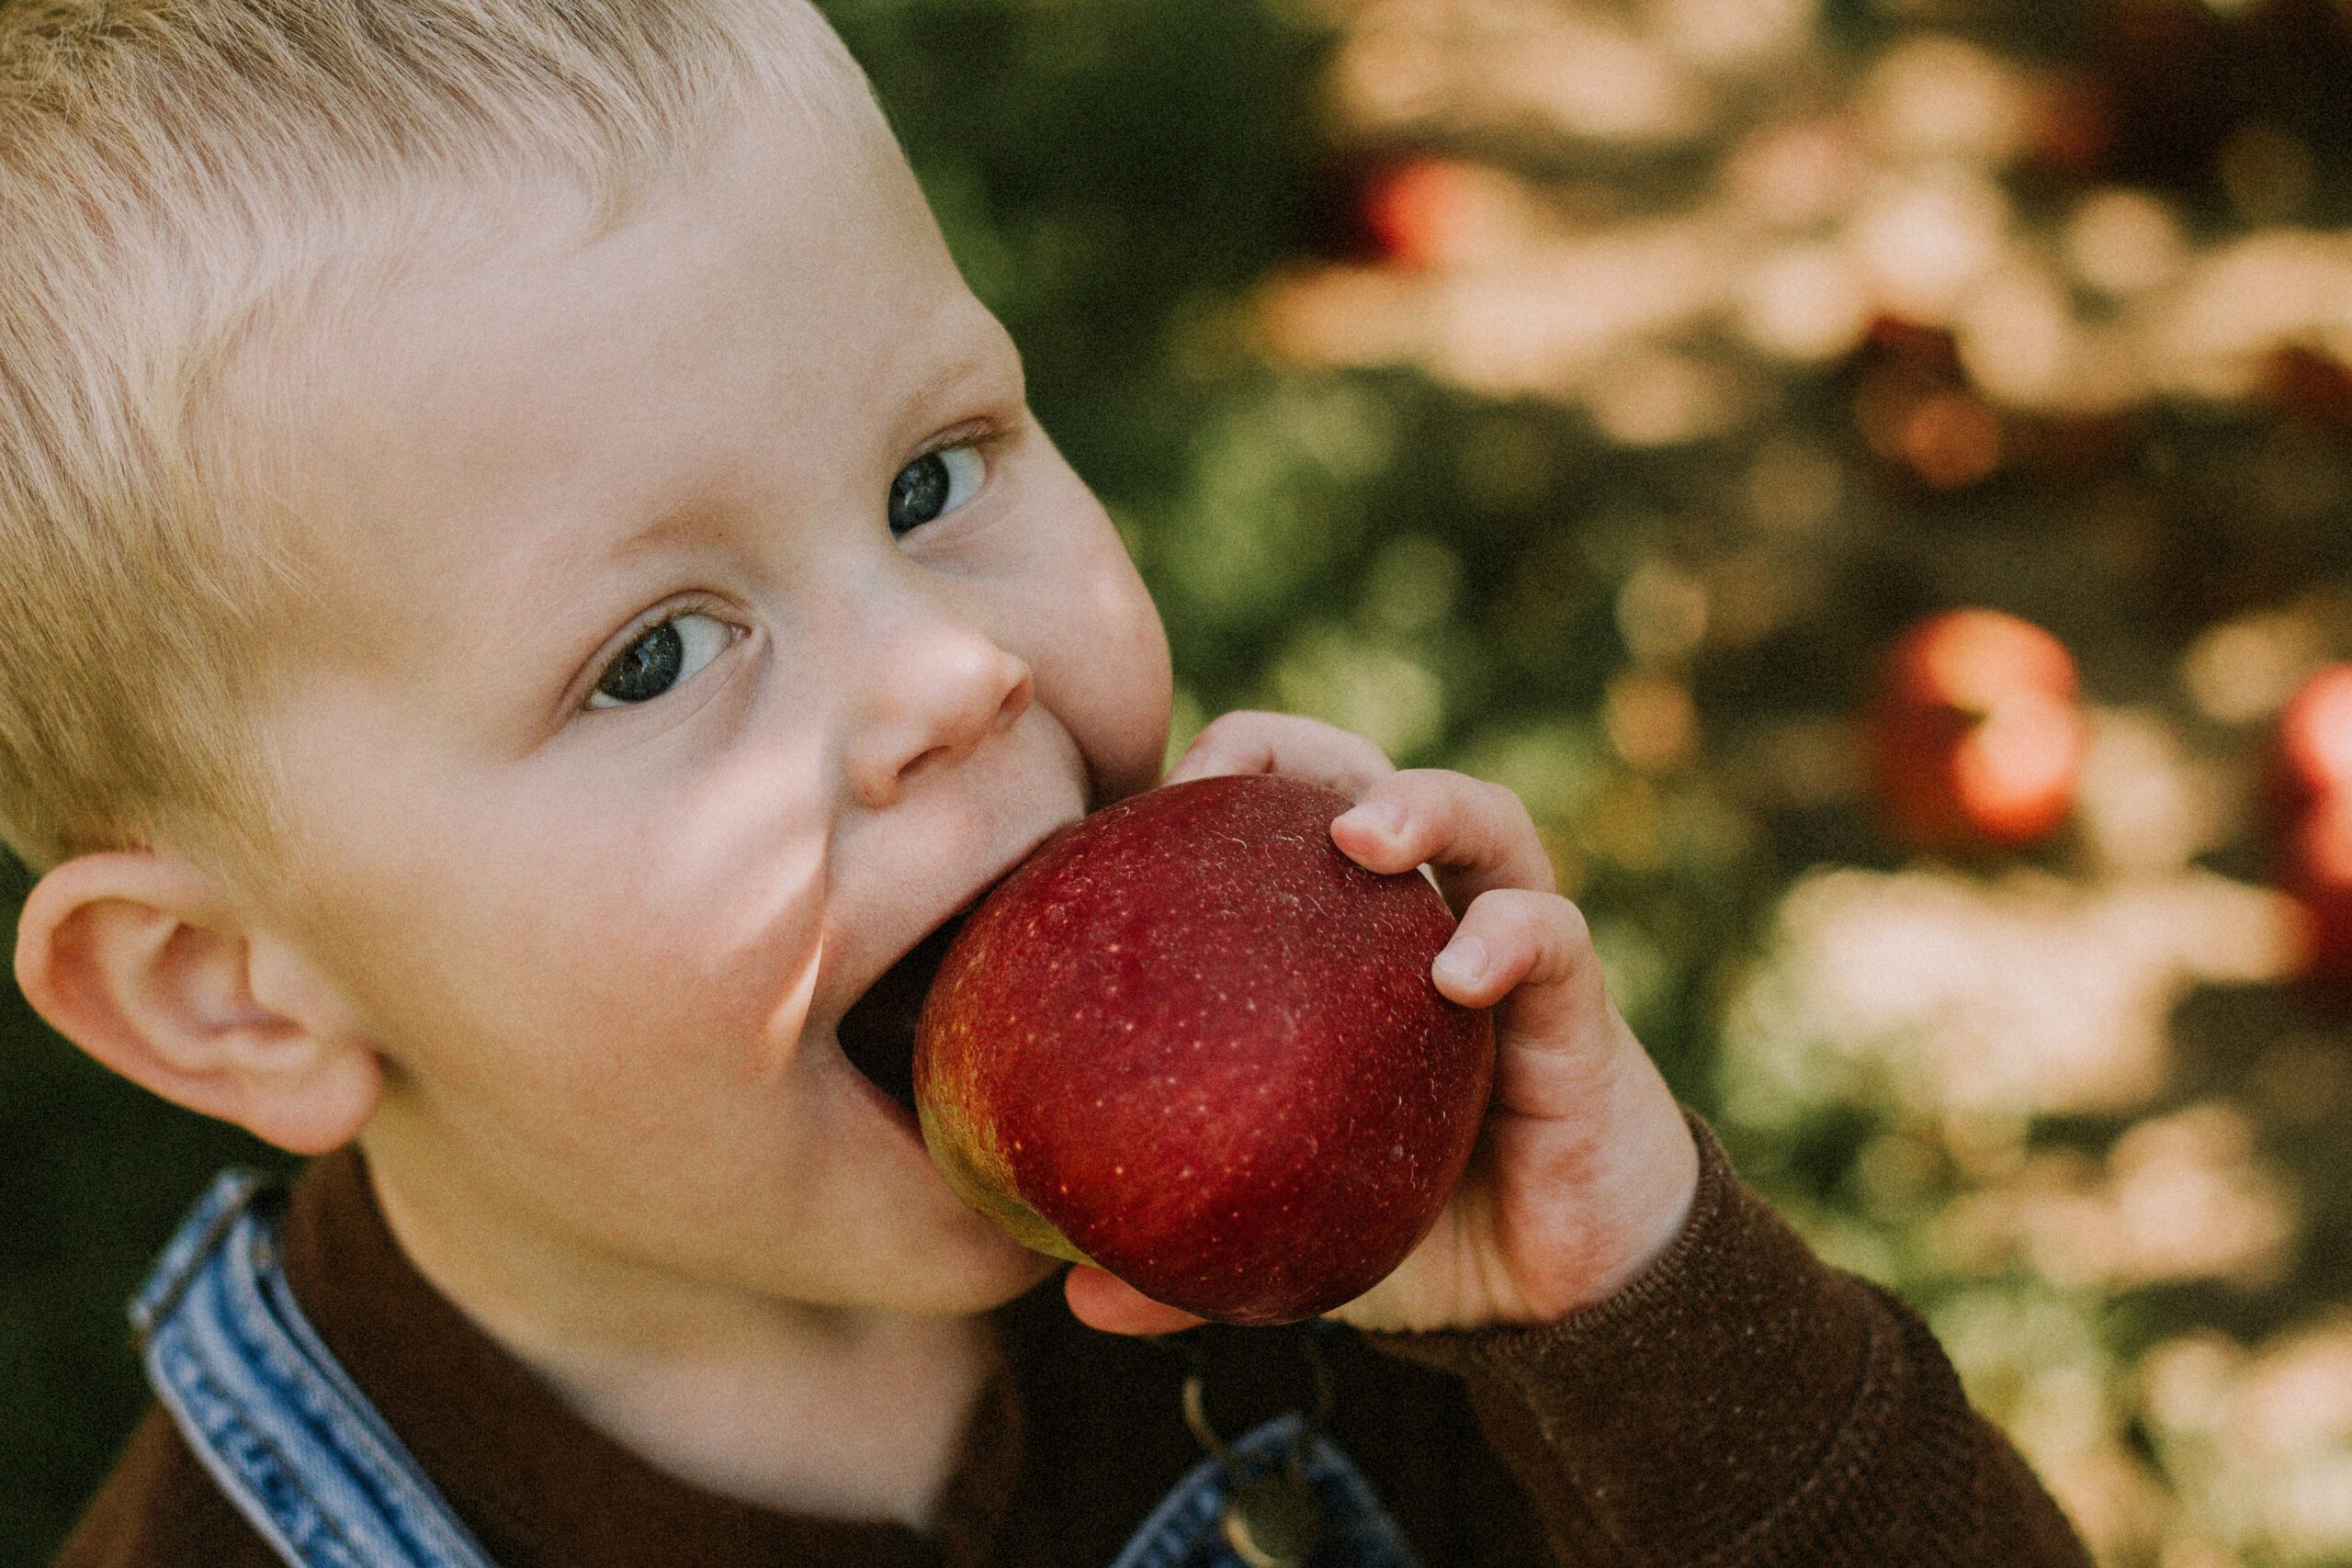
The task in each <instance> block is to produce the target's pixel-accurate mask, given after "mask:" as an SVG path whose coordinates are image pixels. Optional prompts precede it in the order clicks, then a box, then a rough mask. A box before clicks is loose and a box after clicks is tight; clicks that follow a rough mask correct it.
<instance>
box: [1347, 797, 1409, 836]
mask: <svg viewBox="0 0 2352 1568" xmlns="http://www.w3.org/2000/svg"><path fill="white" fill-rule="evenodd" d="M1340 820H1341V821H1343V822H1346V823H1348V824H1349V825H1351V827H1357V828H1369V829H1372V830H1373V831H1374V832H1375V833H1378V834H1380V835H1381V836H1382V837H1384V838H1391V839H1393V838H1395V837H1396V836H1397V829H1400V828H1402V827H1404V825H1405V813H1404V809H1403V808H1402V807H1398V806H1397V805H1396V804H1395V803H1394V802H1392V801H1385V800H1369V801H1366V802H1364V803H1363V805H1361V806H1357V807H1351V808H1350V809H1349V810H1348V811H1347V812H1345V813H1344V814H1343V815H1342V816H1341V817H1340Z"/></svg>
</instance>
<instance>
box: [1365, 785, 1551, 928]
mask: <svg viewBox="0 0 2352 1568" xmlns="http://www.w3.org/2000/svg"><path fill="white" fill-rule="evenodd" d="M1331 837H1332V839H1333V840H1334V841H1335V842H1337V843H1338V844H1339V846H1340V849H1342V850H1344V851H1346V852H1347V853H1348V855H1349V857H1350V858H1351V859H1352V860H1354V861H1355V863H1357V864H1359V865H1361V866H1363V867H1365V868H1366V869H1367V870H1371V871H1383V872H1397V871H1410V870H1412V869H1413V867H1415V866H1417V865H1419V864H1422V863H1424V862H1426V863H1429V864H1430V865H1432V866H1434V867H1436V868H1437V870H1438V871H1439V872H1440V874H1441V880H1442V882H1443V884H1444V886H1445V888H1446V891H1447V892H1448V894H1450V895H1451V896H1452V897H1453V899H1454V901H1455V902H1456V903H1457V904H1459V903H1464V902H1466V901H1468V900H1471V899H1475V898H1476V897H1478V896H1479V895H1480V894H1482V893H1485V892H1487V890H1489V889H1491V888H1498V887H1523V888H1530V889H1532V890H1534V891H1536V892H1538V893H1549V892H1551V891H1552V889H1553V888H1554V887H1555V886H1558V884H1557V882H1556V880H1555V876H1554V873H1553V870H1552V861H1551V857H1550V856H1549V855H1547V854H1545V853H1544V841H1543V840H1541V839H1539V838H1537V837H1536V835H1535V823H1534V820H1533V818H1530V817H1529V816H1528V814H1527V807H1526V806H1525V805H1524V804H1523V803H1522V802H1521V800H1520V798H1519V796H1518V795H1514V794H1512V793H1511V792H1510V790H1507V789H1505V788H1503V787H1502V786H1501V785H1500V784H1487V783H1486V782H1485V781H1484V780H1481V779H1474V778H1471V777H1470V776H1468V775H1467V774H1465V773H1448V772H1445V771H1444V770H1442V769H1439V768H1414V769H1410V770H1408V771H1407V772H1405V773H1393V774H1391V775H1389V776H1388V777H1387V778H1385V779H1383V780H1381V781H1379V782H1378V783H1376V784H1374V785H1373V786H1372V787H1371V788H1370V789H1368V790H1367V791H1366V792H1365V793H1364V794H1363V796H1362V797H1360V798H1359V799H1358V800H1357V801H1356V804H1355V807H1354V809H1352V810H1351V811H1348V812H1346V813H1345V814H1343V815H1342V816H1341V817H1340V818H1339V819H1338V820H1337V821H1335V822H1333V823H1332V824H1331Z"/></svg>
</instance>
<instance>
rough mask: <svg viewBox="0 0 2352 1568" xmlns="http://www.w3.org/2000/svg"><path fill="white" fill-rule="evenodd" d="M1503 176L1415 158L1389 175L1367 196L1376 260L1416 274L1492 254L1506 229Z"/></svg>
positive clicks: (1366, 211)
mask: <svg viewBox="0 0 2352 1568" xmlns="http://www.w3.org/2000/svg"><path fill="white" fill-rule="evenodd" d="M1499 181H1500V176H1499V175H1496V174H1495V173H1494V172H1492V171H1490V170H1485V169H1480V168H1478V167H1476V165H1473V164H1460V163H1455V162H1453V160H1451V159H1447V158H1427V157H1423V158H1412V159H1408V160H1407V161H1405V162H1403V163H1401V164H1394V165H1392V166H1391V167H1389V168H1387V169H1385V170H1384V171H1382V172H1381V174H1380V175H1377V176H1376V177H1375V178H1374V180H1373V181H1372V184H1371V186H1370V188H1369V189H1367V190H1366V191H1365V193H1364V196H1363V227H1364V230H1365V231H1366V233H1367V234H1368V235H1369V236H1370V238H1371V240H1372V244H1373V248H1374V252H1375V254H1377V255H1378V256H1379V257H1380V258H1381V259H1382V260H1384V261H1386V262H1389V263H1391V264H1393V265H1397V266H1400V267H1404V268H1407V269H1408V270H1412V271H1421V270H1425V269H1428V268H1431V267H1444V266H1452V265H1458V264H1460V263H1462V262H1464V261H1466V260H1469V259H1472V258H1473V257H1474V256H1475V255H1476V254H1478V253H1479V252H1481V251H1482V250H1487V249H1490V248H1491V242H1492V241H1493V240H1494V238H1495V236H1496V233H1497V231H1498V229H1499V228H1501V227H1503V226H1504V222H1503V220H1502V217H1501V207H1502V205H1503V198H1502V196H1501V193H1500V186H1499Z"/></svg>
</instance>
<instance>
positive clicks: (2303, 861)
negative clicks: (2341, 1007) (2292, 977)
mask: <svg viewBox="0 0 2352 1568" xmlns="http://www.w3.org/2000/svg"><path fill="white" fill-rule="evenodd" d="M2284 848H2285V854H2284V857H2283V859H2284V864H2283V865H2282V867H2281V873H2282V874H2281V875H2280V877H2279V883H2280V886H2281V888H2282V890H2283V891H2285V892H2286V893H2287V894H2288V896H2289V897H2292V898H2293V899H2294V900H2295V903H2296V904H2297V905H2298V906H2299V907H2300V908H2301V910H2302V915H2303V937H2304V943H2303V963H2302V973H2303V976H2304V977H2305V978H2306V979H2308V980H2310V981H2311V982H2312V984H2313V985H2315V986H2317V987H2319V988H2320V989H2321V990H2323V991H2325V992H2328V993H2330V994H2332V995H2335V996H2338V997H2343V998H2352V791H2341V792H2338V793H2337V794H2336V795H2334V796H2332V797H2330V798H2329V799H2327V800H2325V801H2323V802H2321V803H2319V804H2318V805H2315V806H2313V807H2312V808H2311V809H2310V810H2308V811H2306V812H2305V813H2304V814H2303V818H2302V820H2301V822H2300V823H2298V824H2297V825H2296V829H2295V831H2294V832H2293V833H2292V834H2290V835H2289V837H2288V839H2287V841H2286V844H2285V846H2284Z"/></svg>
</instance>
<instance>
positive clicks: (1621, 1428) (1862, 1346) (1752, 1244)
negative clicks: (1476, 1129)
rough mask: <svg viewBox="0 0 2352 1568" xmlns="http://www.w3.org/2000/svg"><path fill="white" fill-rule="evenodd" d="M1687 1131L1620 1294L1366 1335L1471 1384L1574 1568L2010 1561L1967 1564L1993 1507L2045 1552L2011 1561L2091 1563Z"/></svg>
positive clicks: (1900, 1339) (1922, 1366) (1990, 1437)
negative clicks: (1666, 1204)
mask: <svg viewBox="0 0 2352 1568" xmlns="http://www.w3.org/2000/svg"><path fill="white" fill-rule="evenodd" d="M1688 1114H1689V1113H1687V1112H1686V1115H1688ZM1689 1120H1690V1122H1691V1134H1692V1136H1693V1137H1694V1138H1695V1139H1696V1140H1697V1142H1698V1145H1699V1161H1700V1163H1699V1187H1698V1191H1697V1193H1696V1195H1695V1197H1694V1198H1693V1201H1692V1204H1691V1217H1690V1219H1689V1220H1688V1222H1687V1223H1686V1224H1685V1225H1684V1227H1683V1230H1682V1232H1681V1234H1680V1235H1679V1236H1677V1237H1676V1239H1675V1240H1674V1242H1673V1243H1672V1244H1670V1245H1669V1246H1668V1248H1667V1250H1666V1251H1665V1252H1664V1253H1663V1254H1661V1255H1660V1256H1659V1258H1657V1261H1656V1262H1654V1263H1653V1264H1652V1265H1651V1266H1650V1268H1649V1269H1646V1270H1645V1272H1644V1273H1643V1274H1642V1275H1640V1276H1639V1277H1638V1278H1637V1279H1635V1280H1634V1282H1633V1283H1632V1284H1630V1285H1628V1286H1627V1287H1626V1288H1625V1289H1624V1290H1623V1291H1621V1292H1618V1293H1617V1294H1616V1295H1614V1296H1611V1297H1610V1298H1609V1299H1608V1300H1606V1301H1603V1302H1600V1303H1595V1304H1594V1305H1592V1306H1590V1307H1587V1308H1584V1309H1582V1310H1580V1311H1578V1312H1576V1313H1574V1314H1570V1315H1569V1316H1567V1317H1566V1318H1564V1319H1562V1320H1561V1321H1559V1322H1558V1323H1555V1324H1550V1325H1539V1326H1534V1327H1528V1328H1487V1329H1476V1330H1464V1331H1457V1332H1445V1333H1434V1334H1372V1335H1367V1336H1365V1337H1366V1338H1367V1339H1368V1340H1370V1341H1371V1342H1372V1343H1373V1344H1374V1346H1375V1347H1377V1348H1380V1349H1382V1350H1385V1351H1386V1352H1388V1353H1390V1354H1393V1355H1397V1356H1400V1357H1403V1358H1406V1359H1410V1360H1414V1361H1419V1362H1422V1363H1425V1364H1427V1365H1430V1366H1435V1367H1440V1368H1443V1369H1445V1370H1448V1371H1453V1372H1455V1373H1458V1374H1459V1375H1460V1376H1461V1377H1462V1378H1463V1379H1464V1382H1465V1384H1466V1386H1467V1389H1468V1392H1469V1394H1470V1398H1471V1402H1472V1404H1473V1406H1474V1407H1475V1408H1476V1411H1477V1413H1478V1416H1479V1421H1480V1424H1481V1426H1482V1427H1483V1428H1484V1430H1485V1431H1486V1433H1487V1438H1488V1440H1489V1441H1490V1442H1491V1443H1492V1444H1493V1445H1494V1447H1495V1449H1496V1450H1497V1452H1498V1455H1499V1456H1500V1457H1501V1458H1502V1460H1503V1461H1504V1462H1505V1463H1507V1464H1508V1465H1509V1466H1510V1468H1511V1470H1512V1472H1513V1473H1514V1474H1515V1475H1517V1476H1518V1478H1519V1480H1520V1483H1521V1486H1522V1488H1523V1489H1524V1490H1525V1491H1526V1492H1527V1494H1528V1496H1529V1498H1530V1500H1531V1502H1532V1503H1533V1505H1534V1506H1535V1507H1536V1510H1537V1512H1538V1513H1539V1515H1540V1516H1541V1517H1543V1518H1544V1523H1545V1526H1546V1528H1547V1529H1548V1530H1549V1531H1550V1533H1551V1535H1552V1537H1553V1541H1554V1547H1555V1551H1557V1552H1558V1554H1559V1555H1560V1556H1561V1557H1562V1559H1563V1560H1564V1561H1567V1562H1577V1563H1579V1564H1586V1563H1589V1564H1594V1565H1599V1564H1634V1563H1698V1562H1738V1563H1743V1564H1747V1563H1756V1564H1778V1563H1788V1564H1792V1565H1794V1564H1799V1563H1802V1564H1804V1565H1805V1568H1822V1565H1823V1564H1826V1563H1845V1562H1857V1563H1859V1562H1895V1561H1903V1562H1929V1561H1934V1562H1975V1561H1980V1560H1982V1561H1988V1562H1991V1561H2001V1560H2002V1559H2000V1558H1998V1557H1991V1558H1983V1559H1980V1558H1978V1557H1976V1556H1974V1555H1970V1554H1969V1553H1970V1552H1971V1550H1972V1549H1971V1548H1970V1546H1969V1544H1968V1543H1969V1542H1971V1541H1976V1540H1985V1539H1987V1538H1986V1535H1985V1528H1984V1524H1985V1521H1984V1520H1982V1519H1981V1518H1979V1517H1977V1516H1978V1515H1979V1514H1980V1513H1981V1511H1982V1510H1983V1509H1984V1508H1985V1506H1987V1505H1988V1504H1991V1505H1993V1506H1998V1507H2010V1506H2014V1507H2015V1508H2020V1509H2024V1510H2027V1511H2028V1512H2030V1513H2031V1515H2032V1539H2033V1540H2035V1541H2038V1542H2041V1545H2040V1546H2038V1547H2036V1548H2035V1550H2036V1551H2040V1552H2041V1555H2033V1556H2018V1557H2014V1558H2012V1559H2009V1561H2012V1562H2017V1563H2019V1564H2022V1563H2026V1562H2032V1563H2036V1564H2039V1563H2042V1562H2082V1561H2085V1559H2083V1558H2082V1557H2081V1555H2080V1548H2079V1547H2078V1546H2075V1544H2074V1543H2073V1539H2072V1536H2071V1534H2070V1533H2069V1532H2068V1531H2067V1530H2066V1528H2065V1526H2064V1520H2063V1519H2061V1518H2059V1517H2058V1516H2057V1513H2056V1509H2055V1508H2054V1506H2052V1505H2051V1504H2050V1502H2049V1499H2048V1498H2047V1496H2046V1495H2042V1494H2041V1491H2040V1489H2039V1487H2038V1485H2037V1484H2036V1483H2034V1482H2033V1480H2032V1478H2031V1475H2030V1472H2027V1471H2026V1470H2025V1468H2024V1466H2023V1465H2022V1463H2020V1462H2019V1461H2017V1460H2016V1458H2015V1456H2014V1455H2013V1454H2011V1453H2010V1452H2009V1451H2008V1450H2007V1445H2006V1443H2005V1442H2004V1441H2003V1439H2002V1438H2000V1437H1999V1435H1998V1434H1997V1433H1995V1432H1994V1431H1992V1429H1991V1428H1990V1427H1986V1426H1985V1424H1984V1423H1983V1422H1982V1421H1981V1420H1979V1419H1978V1418H1977V1417H1976V1416H1974V1415H1973V1413H1972V1412H1971V1411H1970V1410H1969V1408H1968V1406H1967V1402H1966V1400H1965V1398H1964V1396H1963V1395H1962V1393H1961V1390H1960V1385H1959V1382H1958V1380H1957V1379H1956V1378H1955V1377H1954V1376H1953V1375H1952V1373H1951V1368H1950V1366H1949V1364H1948V1363H1946V1361H1945V1360H1944V1359H1943V1356H1942V1353H1941V1351H1940V1350H1939V1348H1938V1347H1937V1346H1936V1344H1935V1341H1934V1339H1933V1337H1931V1336H1929V1335H1928V1331H1927V1329H1926V1328H1925V1326H1924V1325H1920V1324H1919V1323H1918V1321H1917V1318H1916V1317H1914V1316H1912V1314H1910V1313H1909V1312H1908V1311H1907V1310H1905V1309H1904V1308H1902V1307H1901V1306H1900V1304H1899V1303H1894V1301H1893V1300H1891V1299H1890V1298H1888V1297H1885V1296H1883V1295H1882V1294H1881V1293H1880V1292H1877V1291H1875V1290H1873V1289H1871V1287H1869V1286H1867V1285H1865V1284H1863V1283H1862V1282H1861V1281H1860V1280H1855V1279H1852V1278H1851V1277H1849V1276H1848V1275H1845V1274H1842V1273H1839V1272H1838V1271H1837V1270H1836V1269H1831V1268H1829V1267H1828V1266H1827V1265H1826V1264H1824V1263H1823V1262H1821V1261H1820V1260H1819V1259H1818V1258H1815V1256H1814V1254H1813V1252H1812V1250H1811V1249H1810V1248H1809V1247H1806V1246H1805V1244H1804V1241H1803V1240H1802V1239H1800V1238H1799V1237H1798V1236H1797V1235H1796V1234H1795V1233H1794V1232H1793V1231H1792V1230H1791V1229H1790V1228H1789V1227H1788V1225H1787V1224H1785V1223H1784V1222H1783V1221H1782V1220H1781V1218H1780V1216H1779V1215H1777V1214H1776V1213H1773V1212H1772V1210H1771V1209H1770V1207H1769V1206H1768V1205H1767V1204H1766V1203H1765V1202H1764V1201H1762V1200H1761V1199H1760V1198H1758V1197H1757V1196H1756V1195H1755V1194H1754V1193H1753V1192H1751V1191H1749V1190H1748V1189H1747V1187H1746V1186H1745V1185H1744V1184H1742V1183H1741V1182H1740V1180H1739V1179H1738V1177H1737V1176H1736V1174H1735V1173H1734V1172H1733V1170H1732V1168H1731V1164H1730V1162H1729V1160H1728V1159H1727V1158H1726V1157H1725V1156H1724V1151H1723V1146H1722V1145H1720V1144H1719V1143H1718V1142H1717V1141H1716V1140H1715V1137H1714V1134H1713V1132H1712V1131H1711V1130H1710V1129H1709V1128H1708V1127H1707V1126H1706V1124H1705V1123H1704V1122H1702V1121H1701V1120H1700V1119H1699V1118H1698V1117H1697V1116H1695V1115H1689ZM2010 1494H2014V1495H2015V1497H2014V1502H2013V1503H2012V1499H2011V1498H2010V1496H2009V1495H2010ZM1922 1529H1927V1530H1928V1533H1929V1534H1930V1535H1931V1536H1936V1535H1939V1536H1940V1537H1941V1539H1940V1540H1936V1541H1935V1544H1934V1546H1933V1547H1932V1548H1928V1547H1927V1546H1926V1543H1925V1542H1924V1541H1914V1540H1913V1538H1914V1537H1915V1535H1917V1533H1918V1532H1919V1531H1920V1530H1922ZM2016 1529H2017V1521H2016V1520H2015V1519H2014V1518H2013V1519H2012V1520H2011V1521H2010V1522H2009V1526H2008V1530H2007V1533H2008V1535H2009V1536H2010V1538H2012V1539H2014V1534H2015V1530H2016ZM1995 1533H1996V1534H2001V1533H2004V1532H2003V1531H2002V1530H2000V1529H1996V1531H1995ZM1904 1542H1910V1543H1911V1544H1910V1545H1909V1546H1907V1547H1905V1550H1906V1551H1918V1553H1919V1554H1918V1555H1914V1556H1904V1557H1900V1558H1897V1557H1888V1556H1885V1555H1883V1553H1884V1552H1886V1551H1890V1550H1894V1549H1895V1548H1896V1547H1897V1546H1898V1545H1899V1544H1901V1543H1904ZM1953 1548H1958V1549H1959V1550H1960V1551H1961V1552H1962V1555H1960V1556H1947V1555H1946V1552H1947V1551H1949V1550H1951V1549H1953Z"/></svg>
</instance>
